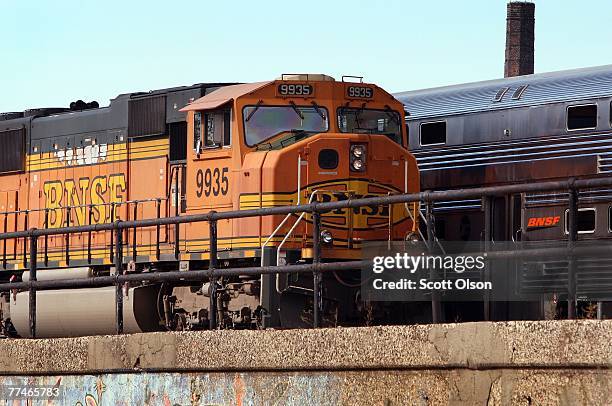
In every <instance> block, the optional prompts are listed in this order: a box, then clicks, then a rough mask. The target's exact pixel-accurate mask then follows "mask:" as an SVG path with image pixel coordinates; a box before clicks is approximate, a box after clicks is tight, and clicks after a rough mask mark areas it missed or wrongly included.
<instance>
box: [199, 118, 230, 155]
mask: <svg viewBox="0 0 612 406" xmlns="http://www.w3.org/2000/svg"><path fill="white" fill-rule="evenodd" d="M204 122H205V123H206V137H205V141H206V142H205V146H206V147H207V148H217V147H223V146H227V145H230V138H231V134H230V130H231V112H230V111H229V110H223V111H211V112H207V113H206V114H204Z"/></svg>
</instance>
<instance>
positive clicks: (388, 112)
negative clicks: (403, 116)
mask: <svg viewBox="0 0 612 406" xmlns="http://www.w3.org/2000/svg"><path fill="white" fill-rule="evenodd" d="M385 113H387V116H389V118H390V119H391V120H393V122H394V123H395V124H397V125H398V126H399V125H400V122H399V120H398V119H397V116H396V115H395V114H393V113H395V111H393V110H392V109H391V107H389V105H388V104H385Z"/></svg>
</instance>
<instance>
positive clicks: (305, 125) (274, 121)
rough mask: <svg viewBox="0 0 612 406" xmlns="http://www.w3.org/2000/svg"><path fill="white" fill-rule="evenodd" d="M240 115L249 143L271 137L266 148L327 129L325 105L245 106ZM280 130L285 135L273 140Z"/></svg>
mask: <svg viewBox="0 0 612 406" xmlns="http://www.w3.org/2000/svg"><path fill="white" fill-rule="evenodd" d="M243 117H244V131H245V138H246V143H247V145H249V146H254V145H258V144H262V143H264V141H268V140H270V142H267V143H266V144H265V145H267V146H268V147H269V148H275V147H278V148H282V147H283V146H286V145H288V144H290V143H292V142H296V141H297V140H299V139H301V138H304V137H308V136H310V135H313V134H317V133H321V132H325V131H327V130H328V129H329V122H328V114H327V109H325V108H324V107H320V106H309V107H303V106H296V105H291V106H260V105H256V106H247V107H245V108H244V109H243ZM281 134H286V135H284V136H283V137H279V138H278V139H275V140H272V139H273V138H277V137H278V136H280V135H281Z"/></svg>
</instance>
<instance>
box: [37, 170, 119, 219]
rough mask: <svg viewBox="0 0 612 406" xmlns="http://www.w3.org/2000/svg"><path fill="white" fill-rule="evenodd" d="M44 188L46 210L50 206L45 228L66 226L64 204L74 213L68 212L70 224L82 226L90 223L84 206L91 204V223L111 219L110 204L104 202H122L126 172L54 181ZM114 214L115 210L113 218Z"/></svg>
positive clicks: (86, 208) (87, 211) (47, 183)
mask: <svg viewBox="0 0 612 406" xmlns="http://www.w3.org/2000/svg"><path fill="white" fill-rule="evenodd" d="M43 191H44V193H45V209H49V218H48V225H47V227H49V228H58V227H62V226H64V225H65V222H66V220H65V219H64V215H65V213H66V210H65V209H64V208H65V207H66V206H71V207H72V209H71V213H74V215H71V217H72V218H71V221H70V222H71V225H79V226H82V225H85V224H88V223H89V210H88V207H86V205H93V207H92V209H91V223H92V224H102V223H107V222H110V219H111V207H110V206H109V205H107V203H121V202H123V196H124V194H125V192H126V185H125V175H124V174H123V173H120V174H114V175H110V176H108V177H106V176H96V177H95V178H93V179H90V178H80V179H78V180H74V179H66V180H64V181H61V180H53V181H49V182H46V183H45V184H44V186H43ZM116 209H117V208H115V210H116ZM116 215H117V211H116V212H115V218H117V216H116Z"/></svg>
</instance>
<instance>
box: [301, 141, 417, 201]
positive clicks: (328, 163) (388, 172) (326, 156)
mask: <svg viewBox="0 0 612 406" xmlns="http://www.w3.org/2000/svg"><path fill="white" fill-rule="evenodd" d="M307 152H308V155H309V156H311V157H312V158H314V159H309V161H310V162H312V164H309V165H308V174H307V176H308V180H309V183H310V184H311V183H313V181H315V182H317V181H318V182H322V181H327V180H333V179H336V180H338V179H345V180H351V179H364V180H365V179H371V180H374V179H375V180H376V181H378V182H381V181H382V182H383V183H388V184H389V185H393V184H395V183H396V182H397V181H398V180H402V179H403V178H404V176H405V173H404V172H405V170H404V169H405V168H404V165H405V162H408V161H409V160H410V155H409V153H408V152H407V151H406V150H405V149H403V148H402V147H401V146H400V145H399V144H397V143H396V142H394V141H392V140H390V139H389V138H387V137H385V136H380V135H378V136H370V135H364V134H326V136H325V137H320V138H317V139H314V140H312V141H311V142H310V143H309V144H308V147H307ZM398 187H400V190H401V191H404V187H403V185H402V184H401V182H400V183H398Z"/></svg>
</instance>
